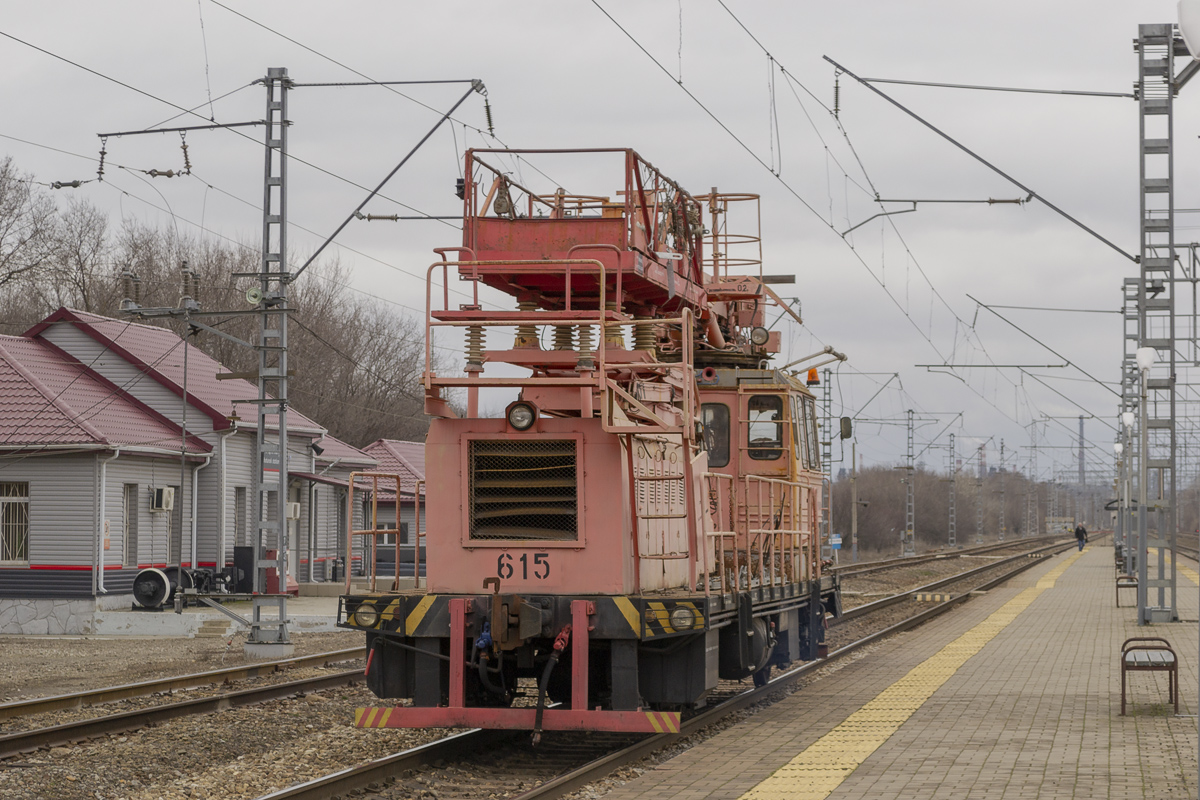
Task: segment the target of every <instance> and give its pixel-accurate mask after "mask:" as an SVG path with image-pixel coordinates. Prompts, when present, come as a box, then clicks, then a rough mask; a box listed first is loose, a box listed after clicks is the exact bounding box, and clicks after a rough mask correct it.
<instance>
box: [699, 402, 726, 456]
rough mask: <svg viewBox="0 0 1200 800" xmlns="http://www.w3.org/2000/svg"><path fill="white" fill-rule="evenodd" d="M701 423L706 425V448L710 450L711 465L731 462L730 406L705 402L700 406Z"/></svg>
mask: <svg viewBox="0 0 1200 800" xmlns="http://www.w3.org/2000/svg"><path fill="white" fill-rule="evenodd" d="M700 423H701V424H702V425H703V426H704V449H705V450H707V451H708V465H709V466H710V467H724V466H727V465H728V464H729V406H727V405H725V404H724V403H704V404H703V405H701V406H700Z"/></svg>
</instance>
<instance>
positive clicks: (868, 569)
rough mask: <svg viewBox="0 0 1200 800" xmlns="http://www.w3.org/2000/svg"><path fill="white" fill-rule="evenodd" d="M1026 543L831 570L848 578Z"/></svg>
mask: <svg viewBox="0 0 1200 800" xmlns="http://www.w3.org/2000/svg"><path fill="white" fill-rule="evenodd" d="M1024 543H1025V542H1023V541H1021V540H1019V539H1017V540H1013V541H1009V542H998V543H995V544H988V545H981V546H979V547H968V548H964V549H963V550H940V551H938V552H935V553H925V554H923V555H919V556H900V557H898V558H885V559H881V560H879V561H866V562H863V563H861V564H846V565H844V566H835V567H832V568H831V569H830V571H831V572H833V573H834V574H836V575H838V576H840V577H843V578H847V577H850V576H851V575H866V574H869V573H872V572H882V571H883V570H885V569H895V568H897V567H903V566H907V565H909V564H924V563H926V562H929V561H938V560H941V559H946V558H962V557H963V556H975V555H982V554H984V553H991V552H993V551H995V550H1006V549H1008V548H1011V547H1014V546H1017V545H1020V544H1024Z"/></svg>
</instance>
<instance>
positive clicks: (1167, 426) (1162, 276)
mask: <svg viewBox="0 0 1200 800" xmlns="http://www.w3.org/2000/svg"><path fill="white" fill-rule="evenodd" d="M1134 47H1135V49H1136V51H1137V54H1138V56H1137V58H1138V88H1137V95H1138V132H1139V137H1140V147H1139V164H1140V178H1141V180H1140V195H1141V205H1140V210H1141V218H1140V226H1141V239H1140V248H1141V249H1140V253H1139V255H1140V262H1139V263H1140V274H1139V276H1138V278H1137V279H1136V286H1135V287H1130V286H1129V281H1126V292H1125V294H1126V322H1127V325H1126V339H1125V342H1126V345H1125V360H1124V362H1123V365H1122V366H1123V369H1122V376H1123V380H1122V390H1123V391H1122V398H1123V404H1122V410H1126V409H1130V408H1131V405H1130V404H1129V400H1130V399H1131V398H1134V397H1136V396H1137V390H1138V388H1139V387H1138V380H1139V377H1140V376H1139V373H1138V368H1137V364H1136V361H1135V360H1134V359H1133V355H1132V354H1131V353H1130V350H1131V348H1132V349H1133V350H1134V353H1136V349H1137V348H1141V347H1152V348H1154V350H1155V351H1157V353H1158V363H1157V365H1156V366H1154V367H1152V368H1151V369H1150V370H1149V371H1148V372H1147V374H1146V385H1145V397H1146V408H1145V409H1143V415H1144V416H1143V418H1144V419H1145V426H1146V430H1145V432H1144V435H1145V441H1146V443H1147V446H1146V451H1145V452H1144V453H1138V454H1137V457H1138V458H1139V459H1145V463H1144V464H1142V465H1141V468H1140V469H1139V470H1138V474H1140V475H1144V476H1146V480H1147V482H1148V485H1147V486H1146V488H1147V489H1150V488H1151V487H1154V488H1155V492H1154V495H1153V496H1152V497H1150V500H1149V501H1148V504H1149V505H1150V506H1151V507H1152V508H1153V509H1154V510H1155V511H1156V512H1157V513H1156V514H1155V523H1156V524H1155V525H1154V528H1153V530H1147V540H1146V542H1145V544H1144V547H1146V548H1148V550H1145V551H1143V552H1142V558H1140V559H1139V561H1140V562H1143V563H1141V564H1140V566H1139V570H1140V571H1141V573H1142V574H1141V581H1140V582H1139V586H1141V587H1144V588H1139V592H1138V594H1139V598H1138V599H1139V603H1138V622H1139V624H1146V623H1148V622H1168V621H1177V620H1178V619H1179V612H1178V608H1177V604H1176V597H1175V589H1176V575H1175V544H1176V542H1175V539H1176V529H1177V514H1178V509H1177V505H1176V477H1177V476H1176V468H1175V459H1176V416H1175V415H1176V391H1175V375H1176V363H1175V362H1176V341H1175V339H1176V336H1175V333H1176V331H1175V289H1176V271H1177V269H1178V267H1177V265H1176V263H1175V201H1174V149H1173V141H1172V140H1173V128H1174V95H1175V93H1176V91H1177V90H1178V86H1177V84H1176V79H1175V56H1176V55H1187V48H1186V46H1185V45H1184V43H1183V39H1182V37H1181V36H1180V35H1179V33H1178V31H1177V30H1176V28H1175V26H1174V25H1170V24H1159V25H1139V26H1138V38H1137V41H1136V43H1135V45H1134ZM1131 288H1133V289H1136V294H1135V293H1134V292H1131V291H1130V289H1131ZM1131 295H1134V296H1135V297H1136V303H1137V326H1136V334H1137V338H1136V340H1131V339H1130V336H1129V334H1130V331H1129V326H1128V321H1129V320H1128V317H1129V314H1128V311H1129V308H1128V305H1129V300H1130V299H1131ZM1151 476H1152V479H1151ZM1149 511H1150V508H1147V509H1146V512H1147V513H1148V512H1149ZM1148 528H1149V526H1148ZM1153 550H1157V551H1158V552H1157V556H1156V557H1148V556H1149V553H1150V552H1152V551H1153ZM1168 552H1169V553H1170V558H1169V559H1168V558H1167V554H1168ZM1151 560H1153V561H1154V562H1156V563H1155V565H1154V569H1153V574H1149V572H1150V563H1149V562H1150V561H1151ZM1152 591H1153V594H1154V597H1153V599H1154V600H1156V601H1157V605H1155V606H1153V607H1152V606H1151V605H1150V603H1151V593H1152Z"/></svg>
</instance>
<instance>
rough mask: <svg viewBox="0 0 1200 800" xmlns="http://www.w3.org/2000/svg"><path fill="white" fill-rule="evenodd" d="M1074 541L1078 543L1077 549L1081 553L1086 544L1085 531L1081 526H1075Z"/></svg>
mask: <svg viewBox="0 0 1200 800" xmlns="http://www.w3.org/2000/svg"><path fill="white" fill-rule="evenodd" d="M1075 541H1077V542H1078V543H1079V549H1080V551H1081V552H1082V550H1083V545H1084V543H1086V542H1087V529H1086V528H1084V527H1083V525H1082V524H1080V525H1076V526H1075Z"/></svg>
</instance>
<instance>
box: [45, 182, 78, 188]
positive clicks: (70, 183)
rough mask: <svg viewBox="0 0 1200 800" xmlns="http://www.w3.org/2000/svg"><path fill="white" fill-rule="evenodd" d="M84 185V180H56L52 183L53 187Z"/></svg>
mask: <svg viewBox="0 0 1200 800" xmlns="http://www.w3.org/2000/svg"><path fill="white" fill-rule="evenodd" d="M82 185H83V181H79V180H75V181H55V182H54V183H52V184H50V188H51V189H78V188H79V187H80V186H82Z"/></svg>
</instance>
